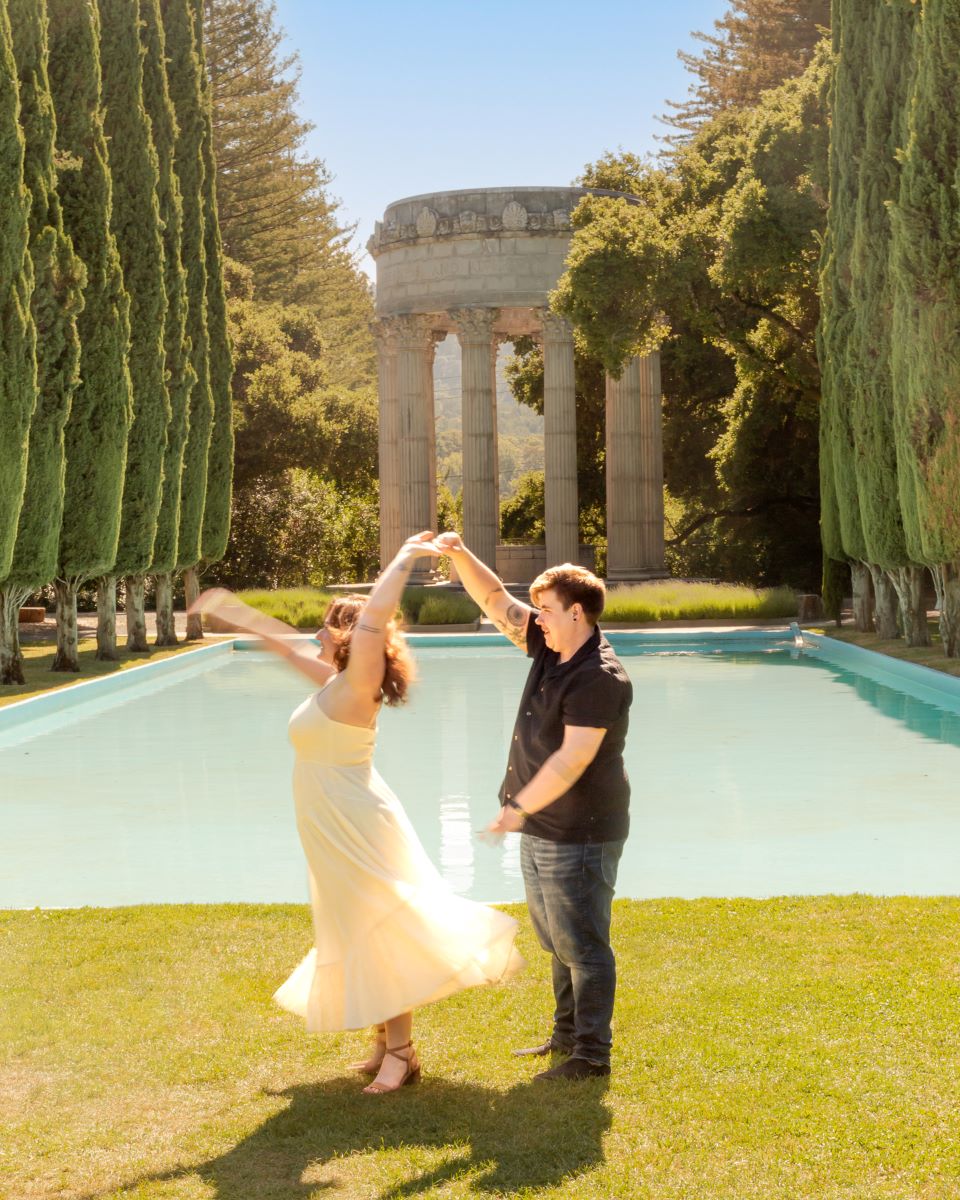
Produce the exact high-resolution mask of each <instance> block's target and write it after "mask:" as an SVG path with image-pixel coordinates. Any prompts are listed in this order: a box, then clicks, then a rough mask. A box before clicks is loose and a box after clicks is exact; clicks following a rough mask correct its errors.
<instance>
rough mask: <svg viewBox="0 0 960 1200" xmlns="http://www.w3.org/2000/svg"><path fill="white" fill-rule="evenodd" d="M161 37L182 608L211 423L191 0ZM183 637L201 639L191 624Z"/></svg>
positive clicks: (168, 9)
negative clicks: (179, 409)
mask: <svg viewBox="0 0 960 1200" xmlns="http://www.w3.org/2000/svg"><path fill="white" fill-rule="evenodd" d="M161 10H162V14H163V28H164V35H165V38H166V52H167V82H168V86H169V89H170V99H171V100H172V102H173V108H174V113H175V115H176V120H177V144H176V148H175V151H174V166H175V168H176V172H177V178H178V180H179V183H180V195H181V200H182V204H183V233H182V242H181V252H182V254H183V262H184V265H185V267H186V269H187V336H188V338H189V339H190V363H191V366H192V367H193V372H194V375H195V382H194V385H193V388H192V389H191V391H190V408H189V411H188V414H187V430H188V432H187V443H186V446H185V448H184V452H183V471H182V474H181V477H180V480H181V482H180V529H179V533H178V541H177V568H178V569H179V570H181V571H186V572H187V574H186V575H185V577H184V587H185V589H186V593H187V601H188V603H189V602H190V600H192V599H193V597H194V596H195V595H196V594H197V593H198V592H199V585H198V583H197V573H196V568H197V564H198V563H199V561H200V555H201V544H200V543H201V535H202V532H203V509H204V505H205V503H206V495H207V460H208V455H209V451H210V437H211V430H212V425H213V392H212V390H211V386H210V338H209V332H208V329H207V258H206V244H205V237H206V234H205V228H204V183H203V177H204V140H205V139H206V137H207V135H208V129H207V118H206V115H205V113H204V103H203V86H202V80H201V70H202V67H201V61H200V48H199V47H198V45H197V42H196V27H195V20H194V0H161ZM187 636H188V637H202V636H203V631H202V628H201V627H200V621H199V618H197V619H196V620H195V621H193V622H191V623H190V624H189V625H188V628H187Z"/></svg>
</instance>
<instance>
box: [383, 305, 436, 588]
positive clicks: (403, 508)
mask: <svg viewBox="0 0 960 1200" xmlns="http://www.w3.org/2000/svg"><path fill="white" fill-rule="evenodd" d="M393 320H394V322H395V325H396V331H397V396H398V403H397V409H398V416H399V422H398V429H397V445H398V448H399V454H398V465H399V472H398V479H397V486H398V491H399V504H398V511H399V540H400V541H403V539H404V538H408V537H409V536H410V535H411V534H413V533H419V532H420V530H421V529H431V528H433V526H432V525H431V519H432V517H433V516H434V513H435V510H436V496H435V491H436V489H435V488H434V495H433V496H431V483H432V481H433V479H434V478H435V473H436V465H435V464H434V465H433V466H432V467H431V462H430V456H431V448H432V446H433V444H434V437H433V431H434V416H433V370H432V367H433V353H434V347H435V342H434V337H433V331H432V328H431V325H432V321H431V318H430V317H429V316H424V315H422V314H419V313H414V314H407V315H404V316H399V317H394V318H393ZM430 571H431V567H430V560H429V559H426V558H424V559H420V560H418V562H417V565H416V566H415V568H414V570H413V572H412V574H411V576H410V578H411V581H413V582H423V581H424V580H425V579H427V578H429V576H430Z"/></svg>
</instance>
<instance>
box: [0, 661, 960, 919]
mask: <svg viewBox="0 0 960 1200" xmlns="http://www.w3.org/2000/svg"><path fill="white" fill-rule="evenodd" d="M743 645H744V646H746V647H748V648H747V649H738V650H736V651H733V652H731V651H729V650H724V651H722V652H720V651H719V650H717V648H716V647H714V646H711V645H710V644H709V643H702V644H698V645H693V644H691V645H690V646H687V647H686V648H683V647H680V648H678V647H674V652H673V653H649V652H645V651H641V650H640V648H639V647H635V646H634V647H626V648H623V649H621V651H620V652H621V655H622V657H623V660H624V663H625V665H626V666H627V669H628V671H629V672H630V675H631V678H632V679H633V682H634V688H635V700H634V706H633V710H632V719H631V736H630V740H629V744H628V760H627V765H628V770H629V773H630V778H631V781H632V785H633V802H632V807H631V811H632V832H631V837H630V840H629V841H628V843H627V848H626V851H625V853H624V857H623V860H622V863H621V869H620V883H619V887H618V893H619V894H620V895H621V896H634V897H649V896H687V897H693V896H725V895H736V896H767V895H776V894H783V893H823V892H839V893H843V892H869V893H875V894H894V893H913V894H940V893H957V892H958V890H960V886H958V885H960V790H958V788H957V779H958V778H960V712H958V711H957V710H956V707H955V706H953V705H952V704H949V703H947V704H945V705H940V704H935V703H929V702H925V701H922V700H919V699H915V698H914V697H912V696H910V695H906V694H904V693H903V692H901V691H899V690H898V689H897V688H896V687H891V686H887V685H886V684H885V683H884V682H883V681H882V679H880V680H877V679H870V678H865V677H864V676H862V675H860V674H855V673H853V672H851V671H850V670H847V669H844V668H842V667H839V666H836V665H833V664H831V663H830V662H828V661H824V660H822V659H821V658H819V657H818V656H817V655H816V654H814V655H808V654H806V653H803V654H800V655H798V654H797V653H796V652H795V651H791V650H790V649H788V648H781V649H777V650H769V649H767V650H764V649H762V648H761V647H762V645H763V643H757V644H756V647H755V648H753V649H750V648H749V647H750V645H751V644H750V643H744V644H743ZM711 651H712V652H711ZM201 657H202V656H201ZM417 658H418V663H419V670H420V681H419V683H418V685H417V687H416V690H415V692H414V695H413V699H412V701H411V703H410V704H409V705H408V706H407V707H406V708H404V709H400V710H396V711H393V710H388V711H385V712H384V713H383V714H382V716H381V719H380V738H379V744H378V752H377V766H378V768H379V770H380V771H381V773H382V774H383V775H384V776H385V778H386V779H387V780H388V782H389V783H390V784H391V786H392V787H393V788H394V790H395V791H396V792H397V794H398V795H399V796H400V798H401V800H402V801H403V803H404V805H405V806H406V808H407V811H408V812H409V813H410V815H411V817H412V819H413V821H414V823H415V825H416V826H417V829H418V830H419V832H420V835H421V837H422V839H423V841H424V844H425V845H426V847H427V850H428V851H429V853H430V855H431V856H432V858H433V859H434V861H435V862H436V863H437V865H438V867H439V868H440V870H441V871H442V873H443V874H444V876H445V877H446V878H447V880H448V881H449V882H450V884H451V885H452V886H453V887H454V888H455V889H456V890H457V891H458V892H461V893H463V894H466V895H470V896H472V897H475V898H477V899H484V900H510V899H519V898H521V897H522V891H523V889H522V882H521V879H520V872H519V861H518V842H517V839H516V838H515V837H510V838H507V839H506V840H505V841H504V842H503V843H502V845H500V846H499V847H491V846H488V845H485V844H483V843H481V842H480V841H478V839H477V838H476V836H475V833H476V831H477V830H478V829H480V828H482V826H483V825H484V824H485V823H486V822H487V821H488V820H489V819H490V817H491V816H492V815H493V813H494V812H495V811H496V807H497V800H496V795H497V789H498V786H499V783H500V777H501V773H502V770H503V765H504V759H505V753H506V746H507V742H508V739H509V736H510V732H511V729H512V726H513V719H514V715H515V712H516V705H517V702H518V699H519V695H520V690H521V687H522V684H523V679H524V677H525V673H526V670H527V665H528V664H527V660H526V659H525V658H524V657H523V656H522V655H520V654H519V653H517V652H516V651H514V650H513V649H512V648H509V647H502V648H497V647H483V648H464V649H460V648H456V649H450V648H437V649H433V648H430V649H418V650H417ZM144 674H145V675H148V673H147V672H145V673H144ZM308 690H309V688H308V686H305V685H304V683H303V682H302V681H301V680H300V679H299V678H298V677H297V676H296V675H295V674H294V673H293V672H291V671H290V670H289V669H288V668H286V667H285V666H283V664H281V663H278V662H277V661H276V660H274V659H272V658H270V657H269V656H267V655H264V654H261V653H258V652H247V651H244V652H238V653H233V654H225V655H223V656H220V657H210V658H207V659H205V660H204V661H203V662H197V663H196V664H195V665H193V666H187V667H184V669H183V670H179V671H173V672H171V673H170V674H168V675H166V676H163V677H159V678H156V679H150V678H146V679H144V681H143V682H142V683H139V684H137V685H136V686H134V687H130V688H127V689H126V690H124V691H119V692H116V693H108V694H106V695H101V696H100V697H99V698H98V699H95V700H93V701H90V702H89V703H86V704H84V705H81V706H79V707H78V708H75V709H72V710H68V711H65V712H59V713H54V714H52V715H50V716H47V717H43V718H41V719H39V720H36V721H33V722H31V723H29V724H27V725H24V726H21V727H19V728H14V729H10V730H7V732H0V780H2V799H0V845H2V847H3V852H2V859H0V907H24V906H33V905H41V906H50V907H54V906H74V905H83V904H90V905H114V904H132V903H140V902H145V901H163V902H182V901H196V902H211V901H226V900H243V901H301V900H304V899H305V898H306V894H307V892H306V878H305V869H304V865H303V860H302V856H301V853H300V848H299V844H298V842H297V837H296V832H295V830H294V823H293V811H292V803H291V800H290V795H289V775H290V769H291V763H292V756H291V752H290V749H289V747H288V745H287V741H286V723H287V718H288V716H289V714H290V712H291V711H292V710H293V709H294V708H295V707H296V705H297V704H298V703H299V702H300V701H301V700H302V699H303V697H304V696H305V695H306V694H307V693H308Z"/></svg>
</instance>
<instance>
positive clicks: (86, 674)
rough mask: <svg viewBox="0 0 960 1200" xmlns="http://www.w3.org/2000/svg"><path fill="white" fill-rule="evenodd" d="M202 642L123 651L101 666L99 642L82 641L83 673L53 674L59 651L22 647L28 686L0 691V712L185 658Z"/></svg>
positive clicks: (37, 645)
mask: <svg viewBox="0 0 960 1200" xmlns="http://www.w3.org/2000/svg"><path fill="white" fill-rule="evenodd" d="M201 644H202V643H199V642H181V644H180V645H179V646H166V647H164V648H163V649H151V650H150V651H148V652H145V653H144V652H136V653H131V652H130V651H127V650H124V649H122V648H120V647H118V648H117V652H118V654H119V655H120V657H119V659H118V661H117V662H101V661H99V660H98V659H97V657H96V653H97V639H96V638H81V640H80V642H79V643H78V655H77V656H78V658H79V660H80V673H79V674H78V675H73V674H71V673H70V672H66V673H64V672H63V671H52V670H51V669H50V668H51V667H52V666H53V660H54V657H55V655H56V647H55V646H53V645H51V644H50V643H48V642H36V643H30V642H26V643H23V645H22V649H23V659H24V662H23V674H24V677H25V678H26V683H22V684H19V683H18V684H9V685H4V687H2V688H0V708H2V707H3V706H4V705H5V704H12V703H13V701H14V700H26V698H27V697H28V696H39V695H41V694H42V693H43V692H49V691H52V690H53V689H54V688H60V687H69V686H70V685H71V684H74V683H85V682H86V681H87V680H88V679H97V678H99V677H100V676H101V675H112V674H114V672H115V671H125V670H126V669H127V668H128V667H136V666H139V665H140V664H141V663H145V662H157V661H158V660H159V659H161V658H169V657H170V655H171V654H182V653H183V652H184V651H185V650H196V649H197V647H198V646H199V645H201Z"/></svg>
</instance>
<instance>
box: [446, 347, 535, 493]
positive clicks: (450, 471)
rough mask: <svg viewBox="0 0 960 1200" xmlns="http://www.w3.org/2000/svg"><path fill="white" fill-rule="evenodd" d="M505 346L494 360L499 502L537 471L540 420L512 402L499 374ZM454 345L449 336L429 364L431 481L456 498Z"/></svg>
mask: <svg viewBox="0 0 960 1200" xmlns="http://www.w3.org/2000/svg"><path fill="white" fill-rule="evenodd" d="M510 354H511V347H510V346H509V345H507V346H502V347H501V348H500V354H499V356H498V359H497V446H498V450H499V459H500V463H499V466H500V498H501V500H503V499H505V498H506V497H507V496H510V495H512V494H513V492H514V490H515V487H516V482H517V480H518V479H519V478H520V476H521V475H524V474H526V472H527V471H536V470H543V417H540V416H538V415H537V414H536V413H535V412H533V410H532V409H529V408H527V407H526V406H525V405H523V404H518V403H517V401H516V400H514V398H513V396H512V395H511V393H510V388H509V386H508V384H507V381H506V379H505V377H504V374H503V368H504V364H505V363H506V361H507V359H508V358H509V357H510ZM460 377H461V376H460V345H459V343H458V341H457V339H456V337H455V336H454V335H453V334H451V335H449V336H448V337H447V339H446V341H443V342H441V343H440V344H439V345H438V346H437V354H436V358H435V360H434V365H433V396H434V405H435V414H436V422H437V478H438V479H441V480H444V481H445V482H446V484H447V487H448V488H449V489H450V490H451V492H453V494H454V495H455V496H456V495H458V494H459V493H460V490H461V488H462V487H463V468H462V460H461V444H462V443H461V432H460Z"/></svg>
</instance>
